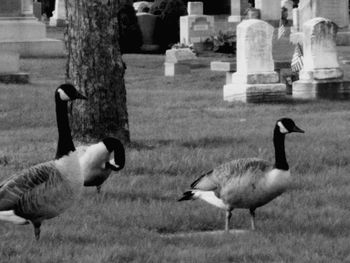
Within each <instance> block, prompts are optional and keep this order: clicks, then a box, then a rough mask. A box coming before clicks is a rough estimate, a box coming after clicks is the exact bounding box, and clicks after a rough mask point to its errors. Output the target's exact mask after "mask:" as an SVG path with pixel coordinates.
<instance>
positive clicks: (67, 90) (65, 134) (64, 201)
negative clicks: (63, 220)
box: [0, 84, 86, 239]
mask: <svg viewBox="0 0 350 263" xmlns="http://www.w3.org/2000/svg"><path fill="white" fill-rule="evenodd" d="M74 99H86V98H85V97H84V96H83V95H81V94H80V93H78V92H77V90H76V89H75V88H74V87H73V86H72V85H70V84H64V85H61V86H60V87H59V88H58V89H57V90H56V91H55V102H56V116H57V126H58V135H59V138H58V145H57V153H56V160H53V161H48V162H44V163H41V164H37V165H35V166H32V167H30V168H28V169H26V170H23V171H21V172H19V173H17V174H15V175H13V176H11V177H9V178H7V179H5V180H4V181H3V182H2V183H0V220H4V221H9V222H12V223H15V224H27V223H29V222H31V223H32V224H33V226H34V233H35V237H36V239H39V237H40V226H41V223H42V221H44V220H46V219H50V218H53V217H56V216H58V215H59V214H61V213H63V212H64V211H65V210H66V209H67V208H69V207H70V206H71V205H72V204H73V203H74V201H75V200H76V199H77V197H78V196H79V195H80V194H81V192H82V188H83V181H84V177H83V174H82V170H81V165H80V162H79V158H78V154H77V152H76V151H75V148H74V144H73V141H72V137H71V134H70V128H69V123H68V113H67V101H69V100H74Z"/></svg>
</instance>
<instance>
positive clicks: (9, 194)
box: [0, 162, 56, 211]
mask: <svg viewBox="0 0 350 263" xmlns="http://www.w3.org/2000/svg"><path fill="white" fill-rule="evenodd" d="M55 170H56V169H55V166H54V162H46V163H42V164H38V165H35V166H33V167H31V168H29V169H27V170H24V171H21V172H20V173H17V174H15V175H13V176H11V177H9V178H7V179H5V180H4V181H3V182H2V183H1V184H0V211H4V210H12V209H16V208H17V206H18V205H19V203H20V201H21V199H22V198H23V197H24V196H25V195H26V194H28V193H30V192H32V191H33V190H35V189H36V188H38V187H39V186H41V185H43V184H45V183H46V182H48V181H49V178H50V176H51V175H52V173H53V172H54V171H55Z"/></svg>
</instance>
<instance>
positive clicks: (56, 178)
mask: <svg viewBox="0 0 350 263" xmlns="http://www.w3.org/2000/svg"><path fill="white" fill-rule="evenodd" d="M83 180H84V179H83V176H82V173H81V168H80V164H79V160H78V156H77V154H76V153H75V152H72V153H71V154H70V155H68V156H66V157H63V158H61V159H59V160H54V161H49V162H45V163H41V164H38V165H35V166H32V167H30V168H29V169H27V170H24V171H21V172H20V173H18V174H15V175H13V176H12V177H10V178H8V179H6V180H5V181H4V182H2V183H1V184H0V211H9V210H10V211H11V210H12V211H13V213H14V214H15V215H16V216H18V217H20V218H23V222H22V223H26V222H27V221H31V222H33V224H34V225H35V224H39V223H40V224H41V222H42V221H43V220H46V219H50V218H53V217H56V216H58V215H59V214H61V213H62V212H64V211H65V210H66V209H67V208H69V207H70V206H71V205H72V203H73V201H74V200H75V199H76V198H77V197H78V196H79V194H80V193H81V191H82V187H83ZM5 214H6V213H5ZM0 218H1V212H0ZM9 221H11V220H9ZM14 223H16V222H14Z"/></svg>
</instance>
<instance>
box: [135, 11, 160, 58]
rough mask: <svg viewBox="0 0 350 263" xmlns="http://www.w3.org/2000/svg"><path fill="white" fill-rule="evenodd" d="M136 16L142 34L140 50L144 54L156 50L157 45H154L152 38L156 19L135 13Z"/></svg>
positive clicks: (147, 14) (148, 14)
mask: <svg viewBox="0 0 350 263" xmlns="http://www.w3.org/2000/svg"><path fill="white" fill-rule="evenodd" d="M136 16H137V20H138V24H139V26H140V29H141V33H142V40H143V44H142V46H141V50H142V51H145V52H151V51H156V50H158V49H159V45H157V44H156V41H155V37H154V33H155V27H156V23H157V19H158V17H157V16H155V15H152V14H150V13H137V14H136Z"/></svg>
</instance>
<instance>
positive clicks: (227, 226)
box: [225, 210, 232, 232]
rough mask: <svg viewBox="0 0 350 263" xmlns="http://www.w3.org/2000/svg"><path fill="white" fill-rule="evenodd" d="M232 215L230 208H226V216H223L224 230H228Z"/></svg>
mask: <svg viewBox="0 0 350 263" xmlns="http://www.w3.org/2000/svg"><path fill="white" fill-rule="evenodd" d="M231 217H232V210H227V211H226V218H225V231H226V232H229V231H230V226H229V224H230V219H231Z"/></svg>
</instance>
